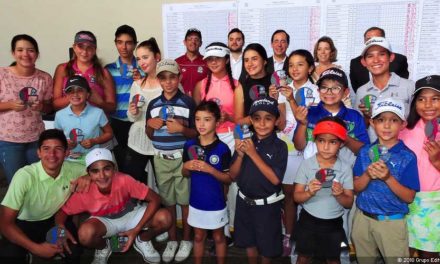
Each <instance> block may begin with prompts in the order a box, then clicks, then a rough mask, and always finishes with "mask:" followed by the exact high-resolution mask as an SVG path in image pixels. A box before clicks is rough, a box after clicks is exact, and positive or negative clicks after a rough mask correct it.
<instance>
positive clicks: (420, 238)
mask: <svg viewBox="0 0 440 264" xmlns="http://www.w3.org/2000/svg"><path fill="white" fill-rule="evenodd" d="M413 96H414V97H413V98H414V99H413V100H412V102H411V109H410V114H409V116H408V126H407V128H406V129H405V130H403V131H402V132H401V134H400V138H401V139H402V140H403V142H404V143H405V145H407V146H408V147H409V148H410V149H411V150H412V151H414V153H415V154H416V155H417V166H418V171H419V180H420V192H418V193H416V197H415V199H414V202H413V203H412V204H410V213H409V215H408V218H407V220H408V231H409V232H408V233H409V246H410V248H411V250H412V251H414V250H418V251H419V257H420V258H427V259H431V258H438V257H439V252H440V141H439V140H440V133H439V120H440V119H439V118H440V75H432V76H427V77H424V78H422V79H420V80H418V81H417V82H416V90H415V91H414V94H413ZM411 253H413V252H411ZM411 255H412V254H411Z"/></svg>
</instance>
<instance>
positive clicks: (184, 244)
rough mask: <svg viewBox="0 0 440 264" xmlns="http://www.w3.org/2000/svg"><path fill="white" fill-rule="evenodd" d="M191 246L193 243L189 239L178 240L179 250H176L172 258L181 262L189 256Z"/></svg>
mask: <svg viewBox="0 0 440 264" xmlns="http://www.w3.org/2000/svg"><path fill="white" fill-rule="evenodd" d="M192 248H193V243H192V242H191V241H186V240H182V241H180V245H179V250H178V251H177V254H176V257H175V258H174V260H175V261H176V262H182V261H184V260H185V259H187V258H188V257H189V254H190V253H191V250H192Z"/></svg>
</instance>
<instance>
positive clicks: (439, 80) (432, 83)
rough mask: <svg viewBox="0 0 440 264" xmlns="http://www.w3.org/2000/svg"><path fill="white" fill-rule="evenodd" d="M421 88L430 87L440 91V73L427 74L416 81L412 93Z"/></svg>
mask: <svg viewBox="0 0 440 264" xmlns="http://www.w3.org/2000/svg"><path fill="white" fill-rule="evenodd" d="M422 89H432V90H435V91H437V92H440V75H428V76H426V77H423V78H422V79H420V80H418V81H417V82H416V90H415V91H414V93H413V94H415V93H417V92H418V91H420V90H422Z"/></svg>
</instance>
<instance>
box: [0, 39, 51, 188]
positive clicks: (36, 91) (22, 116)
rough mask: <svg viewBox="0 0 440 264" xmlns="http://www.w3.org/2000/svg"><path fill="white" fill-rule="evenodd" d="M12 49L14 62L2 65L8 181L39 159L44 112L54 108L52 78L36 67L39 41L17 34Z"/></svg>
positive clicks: (0, 97)
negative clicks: (39, 139)
mask: <svg viewBox="0 0 440 264" xmlns="http://www.w3.org/2000/svg"><path fill="white" fill-rule="evenodd" d="M11 52H12V56H13V57H14V59H15V62H14V63H13V64H12V65H11V66H9V67H1V68H0V126H1V130H0V163H1V165H2V166H3V169H4V172H5V176H6V179H7V181H8V182H11V179H12V176H14V174H15V172H16V171H17V170H18V169H20V168H21V167H24V166H25V165H29V164H31V163H34V162H36V161H38V156H37V141H38V137H39V136H40V133H41V132H43V130H44V123H43V120H42V119H41V114H42V113H49V112H51V111H52V78H51V77H50V75H49V74H48V73H46V72H44V71H41V70H39V69H37V68H36V67H35V62H36V61H37V58H38V56H39V50H38V43H37V41H36V40H35V39H34V38H33V37H31V36H29V35H16V36H15V37H13V38H12V41H11Z"/></svg>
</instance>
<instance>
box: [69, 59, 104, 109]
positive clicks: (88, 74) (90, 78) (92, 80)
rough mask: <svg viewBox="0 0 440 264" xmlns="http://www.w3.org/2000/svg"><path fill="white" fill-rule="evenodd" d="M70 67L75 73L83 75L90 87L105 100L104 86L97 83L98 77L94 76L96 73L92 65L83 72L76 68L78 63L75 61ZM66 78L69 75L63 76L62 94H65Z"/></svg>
mask: <svg viewBox="0 0 440 264" xmlns="http://www.w3.org/2000/svg"><path fill="white" fill-rule="evenodd" d="M66 65H67V63H65V64H64V67H66ZM72 68H73V70H74V71H75V75H80V76H82V77H84V78H85V79H86V80H87V82H88V83H89V86H90V89H92V90H94V91H96V92H97V93H98V94H99V95H100V96H101V97H102V98H104V100H105V94H104V87H102V86H101V85H100V84H99V83H98V79H97V78H96V73H95V69H94V68H93V65H92V66H90V68H88V69H87V70H86V71H85V72H82V71H81V70H80V69H79V68H78V64H77V63H76V61H75V62H74V63H73V65H72ZM103 70H104V69H103ZM68 79H69V77H64V79H63V96H66V94H65V93H64V87H66V82H67V80H68Z"/></svg>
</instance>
